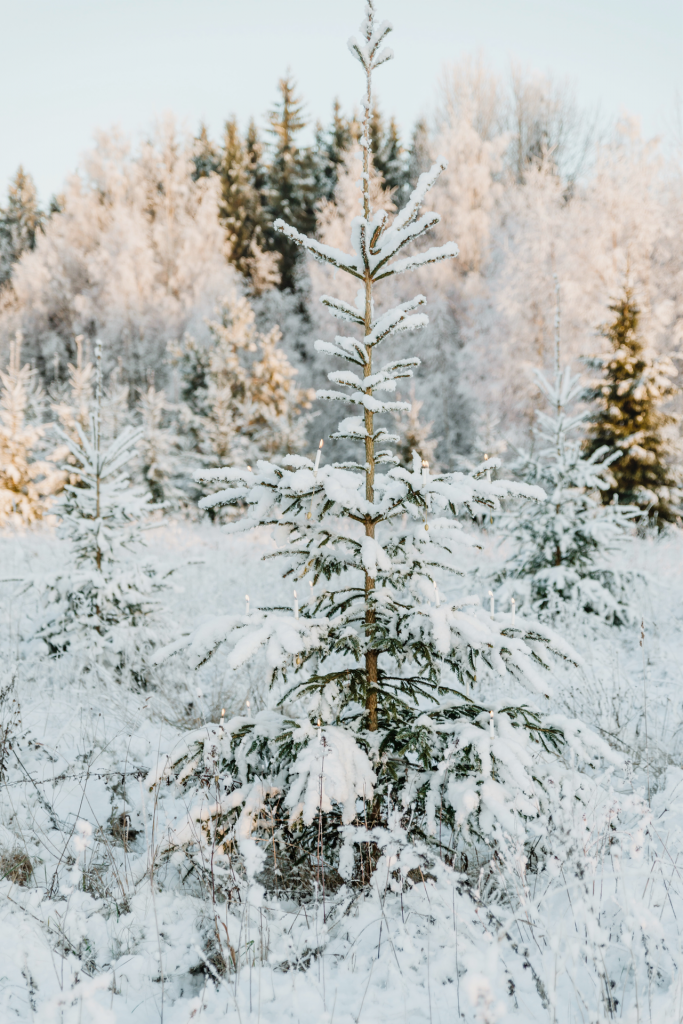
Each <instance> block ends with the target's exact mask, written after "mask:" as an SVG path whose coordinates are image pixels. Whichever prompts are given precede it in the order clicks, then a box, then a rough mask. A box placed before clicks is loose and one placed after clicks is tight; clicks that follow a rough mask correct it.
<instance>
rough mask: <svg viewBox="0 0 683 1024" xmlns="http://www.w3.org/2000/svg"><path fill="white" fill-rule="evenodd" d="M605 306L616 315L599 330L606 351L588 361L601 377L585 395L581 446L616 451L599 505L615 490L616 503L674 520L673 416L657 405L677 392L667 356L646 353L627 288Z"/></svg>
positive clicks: (676, 506) (678, 510)
mask: <svg viewBox="0 0 683 1024" xmlns="http://www.w3.org/2000/svg"><path fill="white" fill-rule="evenodd" d="M610 309H611V310H612V311H613V312H614V313H615V318H614V320H613V321H612V323H611V324H609V325H608V326H606V327H605V328H604V329H603V331H602V334H603V337H605V338H606V339H607V341H608V342H609V346H610V351H609V352H608V354H607V355H605V356H596V357H594V358H592V359H589V360H587V362H588V365H589V366H590V367H591V368H592V369H594V370H597V371H598V372H599V374H600V377H599V379H598V380H596V381H595V382H594V383H593V384H592V386H591V387H590V388H589V389H588V391H587V392H586V395H585V397H586V399H587V400H588V401H589V402H591V403H593V409H594V412H593V413H592V415H591V416H590V417H589V422H590V427H589V430H588V435H587V437H586V441H585V448H586V451H587V453H588V455H591V454H592V453H593V452H595V451H597V450H598V449H599V448H601V447H603V446H607V447H608V448H609V449H616V450H617V451H619V452H621V456H620V457H619V458H618V459H616V460H615V461H614V462H613V463H612V465H611V467H610V468H611V472H612V476H613V482H614V486H613V487H612V488H611V489H610V490H608V491H603V492H602V500H603V503H605V504H607V503H609V502H611V501H612V500H613V495H614V494H617V495H618V496H619V503H620V504H622V505H637V506H638V507H639V508H641V509H642V510H643V511H644V512H647V514H648V515H649V516H650V518H653V519H655V518H656V519H657V520H665V521H671V522H673V521H676V520H678V519H679V518H680V515H681V508H680V492H679V491H678V487H677V484H678V481H677V480H676V478H675V474H674V472H673V470H672V466H671V457H672V454H673V453H672V446H671V443H670V441H669V440H668V439H667V429H668V428H670V427H671V426H673V424H674V423H675V417H674V416H671V415H669V414H668V413H666V412H665V411H664V410H663V408H662V406H663V403H664V402H665V400H666V399H668V398H670V397H671V396H672V395H673V394H674V393H675V391H676V388H675V387H674V384H673V381H672V378H673V377H674V375H675V372H676V371H675V369H674V367H673V364H672V363H671V361H670V360H669V359H668V358H657V357H656V356H654V355H653V354H651V353H649V352H647V350H646V348H645V346H644V344H643V341H642V340H641V337H640V335H639V332H638V321H639V316H640V310H639V309H638V307H637V306H636V304H635V301H634V299H633V293H632V291H631V289H630V288H626V289H625V290H624V296H623V298H622V299H620V300H619V301H618V302H615V303H614V305H611V306H610Z"/></svg>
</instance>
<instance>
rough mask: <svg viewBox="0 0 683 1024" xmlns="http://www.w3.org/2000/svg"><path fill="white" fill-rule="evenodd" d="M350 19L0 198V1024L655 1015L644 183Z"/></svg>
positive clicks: (677, 1011) (653, 662) (668, 429)
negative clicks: (393, 82)
mask: <svg viewBox="0 0 683 1024" xmlns="http://www.w3.org/2000/svg"><path fill="white" fill-rule="evenodd" d="M354 7H355V8H357V10H356V11H355V12H354V11H353V10H352V8H354ZM385 13H387V12H385V11H384V10H383V5H382V3H381V0H354V4H349V5H346V6H345V8H344V12H343V17H344V18H346V19H347V20H348V21H349V24H348V33H352V34H351V38H350V39H349V40H348V46H346V44H345V42H344V38H341V39H335V38H330V39H329V40H327V42H326V46H328V47H338V48H339V49H340V51H342V52H343V51H344V50H345V49H346V57H347V64H348V72H347V73H348V76H349V79H350V81H352V82H355V84H356V93H357V103H356V105H355V106H353V107H350V108H348V109H347V108H345V106H344V104H343V103H341V102H340V101H339V100H335V101H334V102H333V103H332V105H331V108H330V110H329V116H328V118H327V120H324V121H321V122H314V121H313V120H312V118H311V115H310V112H309V106H308V98H307V97H306V95H305V94H304V92H303V90H302V89H301V88H300V85H299V83H298V81H297V77H296V75H295V73H294V72H293V71H292V70H291V69H288V68H287V65H286V61H287V54H286V52H284V50H286V45H284V48H283V67H282V68H275V69H274V70H272V69H271V70H272V75H273V85H274V88H273V97H272V102H271V104H270V106H269V107H268V108H267V109H265V110H256V109H255V110H254V111H253V116H252V117H251V118H250V119H247V120H244V121H242V120H240V119H238V118H237V117H235V116H234V115H233V114H232V113H231V112H230V109H229V100H230V97H227V98H226V113H225V121H224V124H223V127H222V129H221V130H220V131H218V132H214V131H212V130H211V129H210V128H209V127H208V126H207V124H204V123H198V124H197V125H196V126H194V127H192V126H190V128H187V127H181V125H180V122H179V121H176V120H175V119H174V117H173V116H172V115H171V114H167V115H165V116H164V117H163V118H161V119H159V120H158V121H157V122H156V123H154V124H151V125H149V127H148V129H147V130H146V131H145V133H144V134H143V135H142V136H140V137H139V138H127V137H126V136H125V135H124V134H123V133H122V132H121V131H119V130H103V131H101V132H99V133H98V134H97V138H96V142H95V143H94V145H93V146H92V147H91V148H90V149H89V150H88V151H87V152H86V153H85V154H84V155H83V156H82V158H81V161H80V163H79V164H78V166H77V168H76V159H74V167H75V168H76V169H75V171H74V173H73V174H72V175H71V176H70V177H69V178H68V179H67V180H66V182H65V184H64V187H63V191H61V192H60V193H59V194H58V195H54V196H52V197H41V196H39V194H38V191H37V189H36V186H35V183H34V180H33V178H32V176H31V173H30V167H28V166H26V165H23V164H22V166H20V167H19V168H18V169H17V171H16V173H15V174H14V176H13V177H12V178H11V180H10V181H9V183H8V187H7V191H6V194H3V195H2V196H0V613H1V614H0V652H1V655H2V656H1V658H0V1021H1V1022H4V1021H8V1022H9V1021H14V1020H17V1021H40V1022H43V1021H44V1022H46V1024H48V1022H50V1024H51V1022H54V1024H89V1022H92V1024H95V1022H97V1024H124V1022H126V1024H128V1022H131V1024H137V1022H139V1024H152V1022H157V1021H160V1022H162V1024H163V1022H165V1024H185V1022H189V1021H195V1020H196V1021H201V1020H205V1021H207V1024H208V1022H213V1021H216V1022H218V1021H234V1022H235V1024H247V1022H254V1024H258V1022H263V1024H289V1022H291V1024H318V1022H326V1024H333V1022H337V1024H352V1022H354V1024H359V1022H361V1021H362V1022H364V1024H381V1022H386V1024H389V1022H391V1024H393V1022H396V1021H406V1022H410V1024H418V1022H425V1024H427V1022H429V1024H437V1022H443V1024H445V1022H446V1021H449V1022H450V1021H462V1022H464V1024H517V1022H518V1024H536V1022H537V1024H578V1022H584V1024H608V1022H611V1021H617V1020H623V1021H629V1022H632V1024H657V1022H664V1021H666V1022H672V1024H673V1022H679V1024H683V973H682V972H683V924H682V922H683V882H682V881H681V877H680V868H679V861H680V859H681V856H682V855H683V675H682V669H681V651H682V650H683V645H682V642H681V635H682V630H683V611H682V609H683V532H682V529H683V439H682V434H681V416H682V415H683V401H682V398H681V376H680V373H681V340H682V338H683V331H682V328H681V325H682V324H683V290H682V288H681V282H682V281H683V249H682V248H681V236H682V233H683V194H682V181H683V180H682V178H681V172H680V164H679V161H678V158H677V156H676V153H675V151H674V147H673V145H672V144H668V143H666V142H665V141H664V140H659V141H658V140H648V139H646V138H644V137H643V136H642V135H641V133H640V131H639V128H638V126H637V123H636V122H635V121H634V120H630V119H629V118H628V117H627V116H626V115H624V116H623V117H622V118H621V119H620V120H615V121H614V122H608V121H607V120H605V121H603V122H601V123H598V122H597V121H596V119H595V118H594V117H592V116H591V114H590V113H589V111H587V110H586V109H584V108H583V107H582V106H581V105H580V104H579V103H578V101H577V100H576V98H575V96H574V94H573V93H572V92H571V90H570V89H569V88H568V87H567V86H566V85H563V84H561V83H560V82H559V81H557V80H555V79H553V78H552V77H550V76H545V77H544V76H541V75H538V74H536V73H535V72H531V71H529V72H527V71H522V70H520V69H513V71H512V72H511V73H510V74H509V75H508V76H507V77H506V76H504V75H500V74H498V73H496V72H494V71H493V70H491V69H489V68H488V67H487V65H486V63H485V61H484V59H483V58H482V57H479V58H477V59H463V60H461V61H460V62H459V63H456V64H453V65H450V66H449V67H447V68H445V69H443V71H442V73H441V75H440V77H439V79H438V89H437V91H436V92H435V93H432V94H430V95H431V99H429V96H428V94H427V90H426V87H425V106H424V113H423V115H422V116H421V117H420V119H419V120H418V121H416V123H415V124H413V125H410V124H408V125H406V120H405V117H404V113H403V112H402V111H401V110H400V109H397V105H396V103H395V102H394V99H395V98H394V97H392V94H391V92H390V90H388V89H386V88H385V87H384V84H383V83H384V78H383V76H384V75H385V74H386V68H385V65H387V64H388V63H389V62H394V61H397V62H399V63H400V65H401V67H402V68H404V69H405V74H409V73H410V66H411V53H410V48H409V47H408V49H407V52H402V48H401V47H397V50H396V52H394V50H393V49H392V46H391V40H392V37H391V32H392V25H391V24H390V23H389V22H388V21H386V20H384V15H385ZM254 16H255V17H256V13H254ZM432 16H433V15H432V12H431V11H430V9H429V5H426V8H425V10H424V11H422V12H421V13H420V17H421V18H423V19H426V20H427V21H429V19H430V18H431V17H432ZM359 19H362V20H361V22H360V25H359V27H357V28H356V31H355V33H354V32H353V29H354V24H355V23H356V21H357V20H359ZM252 73H253V74H254V75H257V74H259V75H261V74H263V68H262V67H261V68H259V67H258V66H257V65H256V64H254V66H253V69H252ZM419 84H420V83H417V82H416V87H417V86H418V85H419ZM428 103H431V106H428ZM679 813H680V817H679Z"/></svg>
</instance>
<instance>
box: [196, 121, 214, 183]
mask: <svg viewBox="0 0 683 1024" xmlns="http://www.w3.org/2000/svg"><path fill="white" fill-rule="evenodd" d="M192 162H193V163H194V171H193V172H192V180H193V181H197V180H198V178H208V177H209V175H210V174H215V172H216V171H217V170H218V166H219V163H220V154H219V152H218V149H217V148H216V146H215V145H214V143H213V141H212V140H211V139H210V137H209V131H208V129H207V127H206V125H205V124H200V126H199V135H197V136H196V138H195V149H194V154H193V157H192Z"/></svg>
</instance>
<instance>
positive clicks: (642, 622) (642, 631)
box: [640, 619, 650, 806]
mask: <svg viewBox="0 0 683 1024" xmlns="http://www.w3.org/2000/svg"><path fill="white" fill-rule="evenodd" d="M640 646H641V648H642V650H643V721H644V726H645V768H646V771H647V802H648V806H649V804H650V754H649V751H648V737H647V654H646V653H645V619H641V620H640Z"/></svg>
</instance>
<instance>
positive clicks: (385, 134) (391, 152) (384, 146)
mask: <svg viewBox="0 0 683 1024" xmlns="http://www.w3.org/2000/svg"><path fill="white" fill-rule="evenodd" d="M370 149H371V151H372V163H373V166H374V168H375V170H376V171H377V173H378V174H381V175H382V178H383V179H384V186H385V188H388V189H393V190H394V191H395V192H397V193H398V195H397V197H396V199H397V202H400V201H401V200H402V193H403V191H404V190H405V189H406V188H407V185H408V176H407V171H408V167H407V164H406V160H405V153H404V149H403V146H402V144H401V136H400V132H399V129H398V125H397V123H396V120H395V118H393V117H392V118H390V120H389V125H388V127H386V128H385V125H384V118H383V117H382V115H381V113H380V111H379V108H378V107H375V108H374V110H373V112H372V119H371V121H370ZM424 169H425V168H423V170H424Z"/></svg>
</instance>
